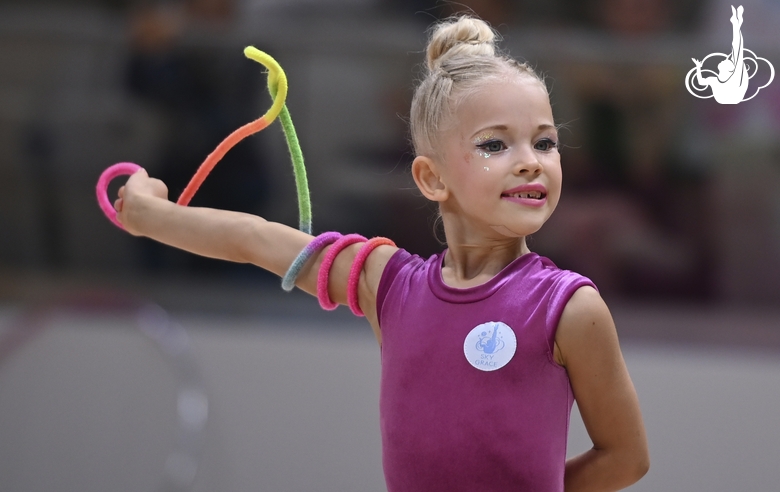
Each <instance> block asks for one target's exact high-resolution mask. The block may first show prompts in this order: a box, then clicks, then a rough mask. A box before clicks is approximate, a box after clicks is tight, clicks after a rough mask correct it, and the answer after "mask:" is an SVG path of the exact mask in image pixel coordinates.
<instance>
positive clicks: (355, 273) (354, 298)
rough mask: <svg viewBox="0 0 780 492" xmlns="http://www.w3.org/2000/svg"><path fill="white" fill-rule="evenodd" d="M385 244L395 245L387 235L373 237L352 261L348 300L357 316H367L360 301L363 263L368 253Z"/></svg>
mask: <svg viewBox="0 0 780 492" xmlns="http://www.w3.org/2000/svg"><path fill="white" fill-rule="evenodd" d="M383 244H387V245H388V246H395V243H394V242H393V241H392V240H390V239H387V238H386V237H374V238H371V239H369V240H368V242H367V243H366V244H364V245H363V247H362V248H360V251H358V254H357V256H355V261H354V262H353V263H352V269H351V270H350V271H349V282H348V283H347V300H348V301H349V308H350V309H351V310H352V312H353V313H354V314H355V316H365V315H364V314H363V310H362V309H360V304H359V302H358V282H359V281H360V272H361V271H363V264H364V263H365V262H366V260H367V259H368V255H370V254H371V252H372V251H374V249H376V248H377V247H378V246H382V245H383Z"/></svg>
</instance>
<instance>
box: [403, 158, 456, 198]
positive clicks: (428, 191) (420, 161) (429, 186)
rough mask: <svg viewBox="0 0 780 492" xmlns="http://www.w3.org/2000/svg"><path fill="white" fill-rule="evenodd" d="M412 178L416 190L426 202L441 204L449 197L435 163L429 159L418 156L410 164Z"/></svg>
mask: <svg viewBox="0 0 780 492" xmlns="http://www.w3.org/2000/svg"><path fill="white" fill-rule="evenodd" d="M412 177H413V178H414V182H415V183H417V188H419V189H420V192H422V194H423V195H424V196H425V198H427V199H428V200H432V201H434V202H443V201H445V200H446V199H447V198H448V197H449V195H450V192H449V189H448V188H447V185H446V184H445V183H444V181H443V180H442V176H441V172H440V170H439V168H438V166H437V164H436V162H435V161H434V160H433V159H431V158H430V157H426V156H424V155H418V156H417V157H415V158H414V161H413V162H412Z"/></svg>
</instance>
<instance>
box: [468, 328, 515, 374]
mask: <svg viewBox="0 0 780 492" xmlns="http://www.w3.org/2000/svg"><path fill="white" fill-rule="evenodd" d="M515 350H517V338H516V337H515V332H513V331H512V328H510V327H509V325H507V324H506V323H502V322H501V321H490V322H488V323H482V324H481V325H477V326H476V327H474V329H473V330H471V331H470V332H469V334H468V335H466V341H465V342H463V352H464V353H465V354H466V360H467V361H469V364H471V365H472V366H474V367H476V368H477V369H479V370H480V371H495V370H496V369H501V368H502V367H504V366H505V365H507V364H508V363H509V361H510V360H512V357H514V355H515Z"/></svg>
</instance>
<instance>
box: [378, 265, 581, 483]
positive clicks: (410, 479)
mask: <svg viewBox="0 0 780 492" xmlns="http://www.w3.org/2000/svg"><path fill="white" fill-rule="evenodd" d="M445 254H446V251H445V252H444V253H441V254H438V255H433V256H432V257H430V258H429V259H428V260H423V259H422V258H420V257H419V256H416V255H411V254H409V253H408V252H406V251H404V250H399V251H398V252H397V253H396V254H395V255H393V257H392V258H391V259H390V261H389V262H388V264H387V266H386V268H385V270H384V272H383V274H382V278H381V280H380V283H379V289H378V292H377V314H378V319H379V324H380V327H381V330H382V378H381V396H380V422H381V431H382V460H383V467H384V472H385V478H386V481H387V489H388V491H389V492H436V491H442V492H444V491H446V492H457V491H463V492H466V491H468V492H476V491H490V492H501V491H510V490H511V491H533V492H562V491H563V472H564V465H565V459H566V439H567V433H568V425H569V415H570V411H571V407H572V403H573V394H572V390H571V385H570V384H569V378H568V376H567V374H566V370H565V369H564V368H563V367H561V366H559V365H558V364H557V363H556V362H555V361H554V360H553V355H552V354H553V342H554V339H555V331H556V329H557V326H558V321H559V319H560V317H561V313H562V312H563V308H564V307H565V306H566V303H567V302H568V301H569V299H570V298H571V296H572V294H573V293H574V292H575V291H576V290H577V289H578V288H580V287H582V286H586V285H589V286H593V283H592V282H591V281H590V280H589V279H587V278H585V277H583V276H581V275H578V274H576V273H573V272H570V271H566V270H561V269H559V268H557V267H556V266H555V265H554V264H553V263H552V262H551V261H550V260H548V259H547V258H544V257H541V256H539V255H537V254H535V253H528V254H525V255H523V256H521V257H519V258H517V259H516V260H514V261H513V262H512V263H510V264H509V265H507V266H506V267H505V268H504V269H503V270H502V271H501V272H500V273H499V274H498V275H496V276H495V277H493V278H492V279H491V280H489V281H488V282H486V283H484V284H482V285H479V286H477V287H471V288H467V289H456V288H453V287H450V286H448V285H446V284H445V283H444V282H443V280H442V277H441V270H442V262H443V258H444V255H445ZM486 322H502V323H505V324H506V325H508V326H509V327H510V328H511V329H512V331H513V332H514V334H515V336H516V338H517V349H516V352H515V354H514V356H513V357H512V358H511V360H509V362H508V363H507V364H506V365H505V366H503V367H501V368H500V369H497V370H492V371H482V370H479V369H477V368H475V367H474V366H472V365H471V364H470V363H469V360H467V358H466V355H465V354H464V340H465V339H466V336H467V335H468V334H469V332H471V331H472V329H474V328H475V327H477V326H478V325H481V324H483V323H486ZM467 345H468V344H467Z"/></svg>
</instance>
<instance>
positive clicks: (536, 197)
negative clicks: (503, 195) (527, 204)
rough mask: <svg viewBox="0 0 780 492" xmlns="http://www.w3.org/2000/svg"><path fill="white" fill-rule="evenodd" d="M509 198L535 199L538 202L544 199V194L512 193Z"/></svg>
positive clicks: (531, 192)
mask: <svg viewBox="0 0 780 492" xmlns="http://www.w3.org/2000/svg"><path fill="white" fill-rule="evenodd" d="M509 196H511V197H514V198H534V199H537V200H538V199H540V198H542V194H541V192H539V191H523V192H520V193H512V194H511V195H509Z"/></svg>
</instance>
